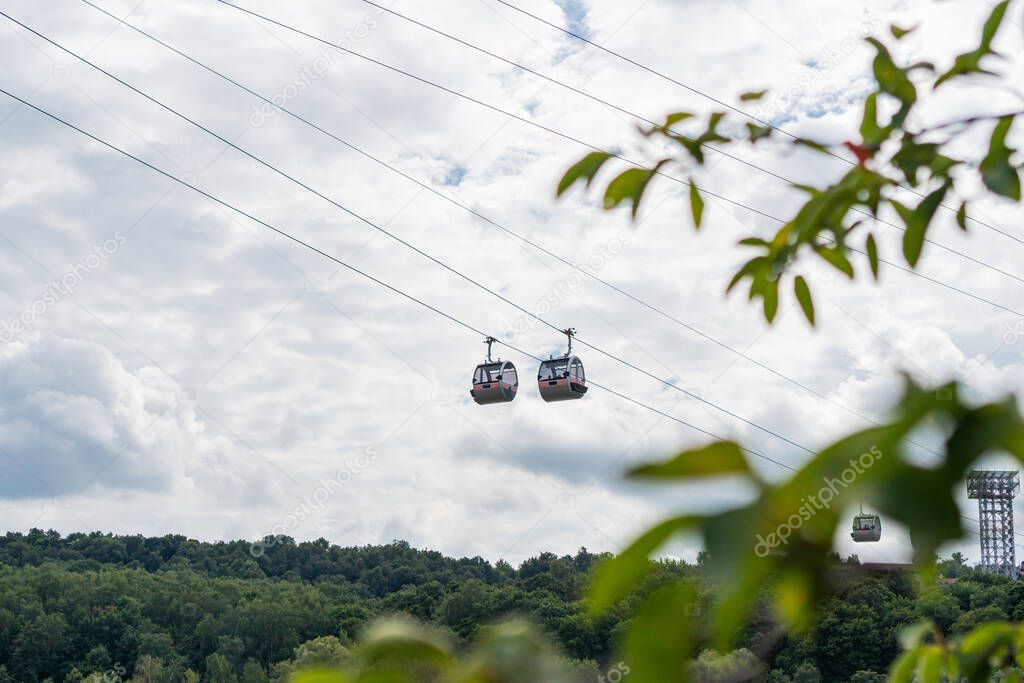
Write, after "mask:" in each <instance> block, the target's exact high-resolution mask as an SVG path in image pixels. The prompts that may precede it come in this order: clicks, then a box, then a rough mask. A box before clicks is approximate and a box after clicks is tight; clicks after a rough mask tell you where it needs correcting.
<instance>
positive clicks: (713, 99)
mask: <svg viewBox="0 0 1024 683" xmlns="http://www.w3.org/2000/svg"><path fill="white" fill-rule="evenodd" d="M495 1H496V2H499V3H501V4H502V5H504V6H505V7H508V8H509V9H512V10H515V11H516V12H519V13H520V14H524V15H526V16H528V17H530V18H531V19H534V20H535V21H539V22H540V23H542V24H544V25H546V26H550V27H551V28H553V29H555V30H556V31H560V32H561V33H564V34H565V35H567V36H571V37H573V38H575V39H576V40H579V41H580V42H583V43H586V44H587V45H590V46H591V47H594V48H597V49H598V50H600V51H602V52H605V53H607V54H610V55H612V56H614V57H616V58H618V59H621V60H622V61H624V62H627V63H628V64H632V65H633V66H636V67H638V68H640V69H642V70H644V71H646V72H647V73H649V74H652V75H654V76H657V77H658V78H661V79H663V80H665V81H668V82H669V83H672V84H674V85H677V86H679V87H680V88H683V89H685V90H688V91H689V92H691V93H693V94H695V95H699V96H700V97H703V98H704V99H706V100H708V101H710V102H714V103H715V104H717V105H719V106H721V107H725V108H726V109H729V110H730V111H732V112H735V113H736V114H739V115H740V116H743V117H744V118H747V119H750V120H751V121H754V122H756V123H758V124H760V125H762V126H767V127H768V128H771V129H772V130H773V131H776V132H778V133H781V134H782V135H785V136H787V137H789V138H792V139H793V140H797V139H798V137H797V136H796V135H793V134H792V133H790V132H789V131H787V130H785V129H783V128H780V127H778V126H776V125H774V124H772V123H771V122H769V121H764V120H762V119H761V118H759V117H757V116H754V115H753V114H751V113H750V112H747V111H744V110H743V109H740V108H739V107H736V106H733V105H731V104H728V103H726V102H723V101H722V100H720V99H718V98H716V97H714V96H712V95H709V94H708V93H706V92H704V91H702V90H699V89H697V88H694V87H693V86H690V85H687V84H686V83H683V82H682V81H679V80H676V79H675V78H672V77H671V76H668V75H666V74H664V73H662V72H660V71H656V70H655V69H652V68H651V67H649V66H647V65H645V64H642V63H640V62H638V61H636V60H634V59H631V58H629V57H627V56H626V55H624V54H622V53H620V52H616V51H615V50H612V49H610V48H607V47H605V46H604V45H601V44H599V43H596V42H594V41H592V40H590V39H589V38H586V37H584V36H581V35H579V34H577V33H574V32H573V31H570V30H569V29H567V28H563V27H562V26H559V25H558V24H555V23H553V22H550V21H548V20H547V19H545V18H543V17H541V16H538V15H536V14H533V13H532V12H529V11H527V10H525V9H523V8H521V7H519V6H517V5H515V4H513V3H511V2H508V1H507V0H495ZM825 153H826V154H828V155H829V156H832V157H835V158H836V159H839V160H840V161H842V162H843V163H845V164H848V165H850V166H853V165H855V162H853V161H851V160H850V159H847V158H846V157H844V156H841V155H839V154H836V153H835V152H833V151H832V150H828V149H826V150H825ZM899 187H900V188H902V189H903V190H906V191H907V192H910V193H911V194H915V195H917V196H918V197H924V195H923V194H922V193H920V192H918V191H917V190H915V189H914V188H912V187H907V186H906V185H902V184H901V185H900V186H899ZM939 206H941V207H942V208H944V209H946V210H948V211H952V212H954V213H955V212H956V211H957V209H956V207H953V206H950V205H949V204H944V203H943V204H939ZM967 220H969V221H971V222H972V223H977V224H978V225H980V226H982V227H984V228H988V229H989V230H991V231H993V232H997V233H999V234H1000V235H1002V236H1003V237H1008V238H1010V239H1011V240H1013V241H1015V242H1019V243H1021V244H1024V239H1021V238H1020V237H1017V236H1015V235H1012V234H1011V233H1008V232H1006V231H1004V230H1001V229H999V228H997V227H996V226H994V225H991V224H990V223H986V222H985V221H983V220H980V219H977V218H974V217H973V216H968V217H967Z"/></svg>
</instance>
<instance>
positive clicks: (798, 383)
mask: <svg viewBox="0 0 1024 683" xmlns="http://www.w3.org/2000/svg"><path fill="white" fill-rule="evenodd" d="M82 2H84V3H86V4H87V5H89V6H91V7H94V8H95V9H97V10H99V11H100V12H102V13H104V14H106V15H108V16H110V17H111V18H114V19H115V20H117V22H119V23H120V24H122V25H124V26H126V27H127V28H129V29H132V30H133V31H136V32H137V33H139V34H141V35H143V36H145V37H147V38H150V39H151V40H154V41H155V42H157V43H159V44H160V45H163V46H164V47H166V48H167V49H169V50H171V51H173V52H175V53H177V54H179V55H181V56H182V57H184V58H185V59H187V60H189V61H191V62H193V63H195V65H197V66H199V67H201V68H202V69H204V70H206V71H208V72H210V73H212V74H214V75H216V76H218V77H220V78H222V79H224V80H225V81H227V82H229V83H231V84H233V85H236V86H237V87H239V88H241V89H242V90H244V91H245V92H248V93H249V94H251V95H253V96H255V97H257V98H259V99H260V100H262V101H264V102H266V103H267V104H269V105H271V106H273V108H275V109H278V110H280V111H281V112H283V113H285V114H287V115H289V116H291V117H293V118H295V119H296V120H298V121H300V122H302V123H304V124H306V125H308V126H310V127H312V128H314V129H315V130H317V131H319V132H322V133H323V134H325V135H327V136H329V137H331V138H332V139H334V140H336V141H338V142H340V143H342V144H344V145H345V146H347V147H349V148H351V150H352V151H354V152H356V153H358V154H360V155H362V156H364V157H367V158H368V159H371V160H373V161H374V162H376V163H378V164H380V165H381V166H383V167H385V168H387V169H389V170H391V171H393V172H395V173H397V174H399V175H401V176H402V177H404V178H407V179H408V180H410V181H412V182H414V183H416V184H417V185H419V186H420V187H422V188H423V189H426V190H428V191H430V193H432V194H434V195H436V196H437V197H439V198H441V199H443V200H445V201H447V202H450V203H452V204H453V205H455V206H457V207H459V208H461V209H463V210H465V211H467V212H469V213H470V214H472V215H473V216H475V217H477V218H480V219H481V220H483V221H485V222H487V223H488V224H490V225H493V226H495V227H497V228H499V229H501V230H502V231H504V232H506V233H507V234H509V236H511V237H513V238H515V239H517V240H520V241H521V242H523V243H524V244H526V245H528V246H530V247H532V248H535V249H537V250H539V251H540V252H542V253H544V254H546V255H548V256H550V257H552V258H554V259H556V260H558V261H559V262H561V263H563V264H565V265H567V266H569V267H570V268H572V269H574V270H578V271H579V272H581V273H582V274H584V275H586V276H588V278H590V279H592V280H594V281H595V282H597V283H600V284H602V285H604V286H605V287H608V288H609V289H611V290H613V291H615V292H618V293H620V294H622V295H624V296H626V297H627V298H629V299H631V300H633V301H635V302H636V303H638V304H640V305H642V306H644V307H646V308H648V309H650V310H651V311H653V312H656V313H657V314H659V315H662V316H664V317H665V318H667V319H669V321H671V322H673V323H675V324H676V325H679V326H680V327H682V328H684V329H686V330H688V331H690V332H693V333H694V334H696V335H698V336H699V337H701V338H703V339H707V340H708V341H711V342H712V343H714V344H716V345H718V346H720V347H722V348H724V349H727V350H728V351H730V352H731V353H733V354H735V355H737V356H739V357H742V358H745V359H746V360H749V361H750V362H752V364H753V365H755V366H757V367H759V368H762V369H764V370H766V371H768V372H770V373H771V374H772V375H775V376H776V377H779V378H780V379H783V380H785V381H786V382H790V383H791V384H794V385H795V386H797V387H799V388H801V389H803V390H805V391H808V392H810V393H811V394H813V395H815V396H817V397H818V398H821V399H823V400H825V401H827V402H829V403H831V404H834V405H836V407H838V408H841V409H843V410H844V411H846V412H848V413H850V414H851V415H854V416H856V417H858V418H860V419H862V420H865V421H866V422H869V423H871V424H878V422H877V421H874V420H872V419H871V418H869V417H868V416H866V415H864V414H862V413H860V412H859V411H856V410H854V409H852V408H850V407H848V405H845V404H844V403H842V402H840V401H838V400H836V399H835V398H833V397H831V396H828V395H827V394H824V393H821V392H820V391H818V390H816V389H814V388H813V387H811V386H809V385H807V384H804V383H803V382H801V381H800V380H797V379H795V378H793V377H790V376H787V375H785V374H783V373H781V372H779V371H778V370H775V369H774V368H772V367H770V366H768V365H766V364H764V362H762V361H761V360H758V359H757V358H754V357H752V356H750V355H748V354H746V353H744V352H743V351H742V350H740V349H738V348H736V347H733V346H731V345H729V344H727V343H725V342H723V341H721V340H719V339H716V338H715V337H712V336H711V335H709V334H707V333H705V332H702V331H701V330H699V329H697V328H695V327H692V326H691V325H689V324H687V323H685V322H683V321H681V319H679V318H677V317H675V316H673V315H672V314H670V313H668V312H667V311H665V310H663V309H662V308H658V307H656V306H653V305H651V304H650V303H648V302H646V301H644V300H642V299H640V298H639V297H637V296H635V295H633V294H631V293H630V292H628V291H625V290H623V289H621V288H620V287H617V286H616V285H614V284H612V283H609V282H607V281H605V280H603V279H601V278H599V276H598V275H596V274H592V273H590V272H587V271H586V270H583V269H582V268H581V267H579V266H577V265H575V264H573V263H572V262H571V261H569V260H568V259H566V258H564V257H562V256H559V255H558V254H556V253H554V252H551V251H549V250H548V249H546V248H545V247H543V246H541V245H539V244H537V243H535V242H532V241H530V240H529V239H527V238H525V237H523V236H521V234H519V233H517V232H514V231H512V230H511V229H509V228H507V227H505V226H504V225H502V224H500V223H498V222H496V221H495V220H493V219H492V218H489V217H487V216H485V215H483V214H481V213H479V212H478V211H476V210H475V209H473V208H472V207H470V206H468V205H465V204H462V203H461V202H459V201H457V200H455V199H454V198H452V197H450V196H449V195H445V194H443V193H441V191H439V190H437V189H436V188H434V187H432V186H431V185H428V184H426V183H424V182H422V181H421V180H419V179H417V178H415V177H413V176H411V175H409V174H407V173H406V172H404V171H401V170H400V169H398V168H396V167H394V166H391V165H390V164H388V163H387V162H385V161H383V160H381V159H379V158H377V157H375V156H373V155H371V154H369V153H367V152H365V151H362V150H361V148H359V147H357V146H355V145H353V144H352V143H350V142H348V141H347V140H344V139H342V138H340V137H338V136H337V135H335V134H334V133H332V132H330V131H328V130H325V129H324V128H322V127H321V126H318V125H316V124H315V123H313V122H311V121H309V120H307V119H305V118H303V117H302V116H300V115H298V114H295V113H294V112H292V111H291V110H288V109H287V108H285V106H283V105H280V104H276V103H275V102H273V101H272V100H271V99H269V98H267V97H265V96H264V95H261V94H260V93H258V92H256V91H255V90H252V89H251V88H249V87H247V86H245V85H243V84H242V83H239V82H238V81H236V80H233V79H231V78H230V77H228V76H225V75H224V74H222V73H220V72H218V71H216V70H214V69H213V68H211V67H209V66H207V65H205V63H203V62H201V61H199V60H197V59H195V58H194V57H191V56H189V55H188V54H186V53H184V52H182V51H181V50H179V49H177V48H175V47H173V46H171V45H169V44H168V43H166V42H164V41H162V40H160V39H159V38H157V37H155V36H153V35H151V34H148V33H146V32H145V31H142V30H141V29H139V28H137V27H135V26H134V25H132V24H130V23H128V22H126V20H124V19H121V18H120V17H118V16H116V15H114V14H111V13H110V12H108V11H106V10H105V9H103V8H101V7H98V6H97V5H95V4H93V3H92V2H90V1H89V0H82ZM549 327H550V326H549ZM582 343H584V342H582ZM587 346H590V345H589V344H587ZM595 350H598V351H599V352H602V353H603V351H600V349H595ZM655 379H657V380H658V381H659V382H660V381H662V379H660V378H655Z"/></svg>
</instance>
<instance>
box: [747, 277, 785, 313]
mask: <svg viewBox="0 0 1024 683" xmlns="http://www.w3.org/2000/svg"><path fill="white" fill-rule="evenodd" d="M751 293H752V294H753V291H752V292H751ZM757 293H758V294H760V295H761V303H762V304H763V305H764V319H765V320H767V321H768V322H772V321H774V320H775V314H776V313H777V312H778V310H779V281H778V280H765V281H764V282H763V284H762V285H761V287H760V288H758V291H757Z"/></svg>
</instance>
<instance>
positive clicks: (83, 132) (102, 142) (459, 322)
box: [0, 87, 973, 521]
mask: <svg viewBox="0 0 1024 683" xmlns="http://www.w3.org/2000/svg"><path fill="white" fill-rule="evenodd" d="M0 93H2V94H4V95H6V96H7V97H10V98H11V99H13V100H15V101H16V102H19V103H21V104H22V105H24V106H26V107H28V108H30V109H32V110H34V111H36V112H38V113H39V114H42V115H43V116H46V117H47V118H49V119H51V120H53V121H56V122H57V123H60V124H62V125H63V126H66V127H67V128H70V129H71V130H74V131H75V132H77V133H80V134H81V135H84V136H85V137H87V138H89V139H90V140H92V141H94V142H97V143H99V144H100V145H102V146H104V147H106V148H107V149H109V150H111V151H113V152H116V153H118V154H120V155H122V156H124V157H127V158H128V159H131V160H132V161H135V162H136V163H138V164H140V165H142V166H145V167H146V168H148V169H150V170H151V171H154V172H156V173H158V174H159V175H161V176H163V177H165V178H167V179H169V180H171V181H173V182H175V183H177V184H179V185H181V186H183V187H186V188H188V189H190V190H192V191H193V192H195V193H197V194H199V195H201V196H203V197H205V198H207V199H209V200H211V201H213V202H215V203H217V204H219V205H220V206H223V207H224V208H226V209H229V210H230V211H233V212H235V213H237V214H239V215H240V216H243V217H245V218H248V219H249V220H251V221H253V222H255V223H257V224H258V225H261V226H263V227H265V228H267V229H268V230H270V231H272V232H274V233H276V234H278V235H280V236H281V237H284V238H285V239H287V240H290V241H291V242H294V243H296V244H298V245H300V246H302V247H304V248H306V249H308V250H310V251H312V252H314V253H316V254H318V255H320V256H323V257H324V258H326V259H328V260H330V261H332V262H334V263H336V264H337V265H339V266H341V267H343V268H345V269H347V270H349V271H350V272H353V273H355V274H357V275H360V276H362V277H363V278H366V279H367V280H369V281H371V282H373V283H374V284H377V285H380V286H381V287H383V288H385V289H387V290H389V291H391V292H393V293H395V294H398V295H399V296H401V297H403V298H405V299H408V300H409V301H412V302H413V303H416V304H418V305H420V306H422V307H424V308H426V309H428V310H430V311H431V312H433V313H436V314H437V315H439V316H441V317H443V318H445V319H447V320H449V321H450V322H452V323H455V324H456V325H458V326H460V327H462V328H465V329H467V330H469V331H471V332H474V333H476V334H479V335H484V336H485V337H486V339H488V340H490V341H492V342H496V343H498V344H501V345H502V346H505V347H506V348H508V349H511V350H513V351H515V352H516V353H519V354H521V355H524V356H526V357H528V358H531V359H533V360H535V361H542V360H543V359H542V358H540V357H539V356H535V355H534V354H532V353H529V352H528V351H525V350H523V349H520V348H518V347H516V346H514V345H512V344H510V343H508V342H504V341H500V340H498V339H496V338H494V337H491V336H490V335H486V334H485V333H484V332H482V331H481V330H479V329H477V328H476V327H474V326H473V325H470V324H469V323H466V322H464V321H462V320H460V319H459V318H456V317H455V316H453V315H451V314H449V313H446V312H445V311H443V310H441V309H439V308H437V307H436V306H433V305H431V304H429V303H427V302H425V301H423V300H422V299H419V298H417V297H415V296H413V295H412V294H408V293H406V292H405V291H403V290H401V289H399V288H397V287H395V286H394V285H391V284H388V283H387V282H384V281H383V280H380V279H379V278H377V277H374V276H373V275H370V274H369V273H367V272H366V271H363V270H361V269H359V268H357V267H355V266H353V265H351V264H349V263H346V262H345V261H342V260H341V259H339V258H337V257H335V256H332V255H331V254H329V253H327V252H325V251H323V250H322V249H320V248H318V247H316V246H313V245H312V244H310V243H309V242H306V241H305V240H302V239H301V238H299V237H296V236H294V235H292V234H291V233H289V232H286V231H285V230H282V229H280V228H278V227H276V226H274V225H271V224H270V223H268V222H266V221H264V220H262V219H260V218H257V217H256V216H254V215H253V214H251V213H249V212H247V211H245V210H243V209H240V208H238V207H236V206H234V205H233V204H230V203H229V202H227V201H225V200H223V199H221V198H219V197H217V196H215V195H213V194H211V193H209V192H207V191H205V190H203V189H201V188H199V187H197V186H195V185H193V184H191V183H189V182H187V181H185V180H182V179H180V178H178V177H177V176H175V175H173V174H171V173H169V172H167V171H164V170H163V169H161V168H159V167H157V166H154V165H153V164H151V163H149V162H148V161H145V160H143V159H142V158H141V157H138V156H135V155H134V154H132V153H130V152H128V151H125V150H123V149H121V148H120V147H117V146H116V145H114V144H112V143H110V142H107V141H106V140H103V139H102V138H100V137H98V136H97V135H94V134H92V133H90V132H88V131H86V130H84V129H82V128H80V127H78V126H76V125H75V124H73V123H70V122H69V121H67V120H65V119H63V118H61V117H60V116H57V115H56V114H52V113H50V112H49V111H46V110H45V109H42V108H41V107H38V106H36V105H35V104H33V103H31V102H29V101H28V100H26V99H23V98H21V97H19V96H18V95H15V94H14V93H11V92H9V91H7V90H5V89H4V88H2V87H0ZM591 384H592V385H593V386H596V387H598V388H599V389H603V390H604V391H606V392H608V393H610V394H612V395H613V396H617V397H619V398H621V399H623V400H625V401H628V402H630V403H633V404H634V405H636V406H638V407H641V408H644V409H645V410H648V411H651V412H653V413H657V414H658V415H661V416H662V417H665V418H668V419H670V420H672V421H674V422H677V423H679V424H682V425H684V426H686V427H689V428H690V429H693V430H694V431H697V432H699V433H701V434H704V435H706V436H709V437H711V438H713V439H716V440H722V437H720V436H718V435H717V434H715V433H713V432H711V431H708V430H706V429H703V428H701V427H698V426H696V425H693V424H691V423H689V422H687V421H685V420H683V419H681V418H679V417H676V416H675V415H671V414H669V413H667V412H665V411H663V410H660V409H658V408H655V407H654V406H651V405H650V404H647V403H644V402H642V401H639V400H637V399H635V398H633V397H631V396H628V395H626V394H623V393H621V392H619V391H616V390H615V389H612V388H611V387H606V386H603V385H601V384H598V383H597V382H591ZM743 450H744V451H746V452H747V453H749V454H750V455H753V456H755V457H758V458H761V459H762V460H765V461H767V462H771V463H773V464H775V465H778V466H779V467H782V468H783V469H786V470H789V471H790V472H797V471H798V470H797V469H796V468H795V467H793V466H791V465H787V464H786V463H783V462H780V461H778V460H775V459H774V458H771V457H769V456H767V455H765V454H763V453H760V452H759V451H756V450H754V449H752V448H749V447H746V446H744V447H743ZM961 517H963V518H964V519H968V520H970V518H969V517H967V516H966V515H961ZM972 521H973V520H972Z"/></svg>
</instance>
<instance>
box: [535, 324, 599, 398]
mask: <svg viewBox="0 0 1024 683" xmlns="http://www.w3.org/2000/svg"><path fill="white" fill-rule="evenodd" d="M563 332H564V333H565V336H567V337H568V338H569V350H568V351H566V353H565V355H564V356H560V357H559V358H550V359H548V360H545V361H541V364H540V368H539V369H538V370H537V387H538V388H539V389H540V397H541V398H543V399H544V400H545V401H547V402H548V403H551V402H553V401H571V400H573V399H577V398H583V395H584V394H585V393H587V375H586V373H585V372H584V370H583V361H581V360H580V359H579V358H577V357H576V356H574V355H572V338H573V335H575V334H576V330H574V329H572V328H570V329H568V330H563Z"/></svg>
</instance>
